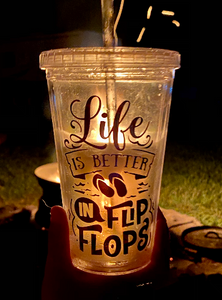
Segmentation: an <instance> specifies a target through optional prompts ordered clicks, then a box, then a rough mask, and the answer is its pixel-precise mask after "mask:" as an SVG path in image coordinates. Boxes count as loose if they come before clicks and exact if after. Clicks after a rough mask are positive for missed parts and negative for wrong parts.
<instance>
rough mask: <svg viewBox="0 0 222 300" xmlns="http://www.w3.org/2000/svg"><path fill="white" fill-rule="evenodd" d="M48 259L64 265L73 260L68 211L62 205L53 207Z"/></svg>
mask: <svg viewBox="0 0 222 300" xmlns="http://www.w3.org/2000/svg"><path fill="white" fill-rule="evenodd" d="M47 260H51V261H52V262H53V263H54V264H56V265H58V264H60V265H63V266H64V264H65V265H66V264H69V263H70V262H71V257H70V247H69V226H68V221H67V216H66V212H65V210H64V209H63V208H62V207H61V206H53V207H52V209H51V219H50V227H49V235H48V258H47Z"/></svg>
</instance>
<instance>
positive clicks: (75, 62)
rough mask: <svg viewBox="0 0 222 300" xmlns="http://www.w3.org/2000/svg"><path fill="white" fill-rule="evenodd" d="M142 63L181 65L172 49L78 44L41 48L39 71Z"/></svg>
mask: <svg viewBox="0 0 222 300" xmlns="http://www.w3.org/2000/svg"><path fill="white" fill-rule="evenodd" d="M106 63H107V64H118V65H121V66H124V65H125V66H127V65H129V64H130V65H131V66H133V65H135V67H136V66H138V65H143V66H144V67H145V68H148V67H150V68H152V67H154V68H173V69H178V68H180V53H179V52H177V51H173V50H166V49H157V48H138V47H78V48H61V49H54V50H49V51H43V52H42V53H41V54H40V57H39V65H40V68H41V69H42V70H45V69H52V68H64V67H75V66H79V65H91V66H92V65H95V66H98V65H102V64H106Z"/></svg>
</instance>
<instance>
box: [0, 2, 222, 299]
mask: <svg viewBox="0 0 222 300" xmlns="http://www.w3.org/2000/svg"><path fill="white" fill-rule="evenodd" d="M119 4H120V0H115V11H116V12H117V11H118V7H119ZM219 5H220V2H219V1H217V2H216V1H215V3H214V1H209V2H203V1H202V2H200V1H195V0H193V1H191V0H188V1H183V0H182V1H178V0H177V1H151V0H150V1H149V0H125V4H124V8H123V12H122V16H121V18H120V22H119V25H118V28H117V34H118V36H119V39H120V40H121V43H122V45H123V46H135V47H153V48H155V47H157V48H165V49H171V50H177V51H179V52H180V53H181V69H179V70H177V71H176V76H175V82H174V88H173V97H172V106H171V114H170V122H169V134H168V145H170V146H171V147H169V148H168V149H169V150H167V151H168V164H166V169H165V170H166V172H165V181H164V182H163V183H164V184H163V191H164V187H165V194H164V195H165V197H166V199H168V198H169V201H171V199H173V200H172V201H174V202H173V204H174V206H175V207H176V208H177V209H180V208H181V207H182V208H184V209H185V212H183V213H187V214H188V213H189V212H193V211H196V212H197V213H198V212H200V213H201V210H203V214H204V213H205V214H206V215H207V217H209V216H210V217H211V215H213V216H214V217H215V215H216V217H217V218H218V219H219V220H221V214H220V212H221V211H222V209H221V203H222V201H221V174H222V172H221V170H222V167H221V165H222V164H221V157H222V155H221V153H222V147H221V146H222V134H221V129H222V126H221V120H222V117H221V115H222V114H221V111H222V99H221V98H222V97H221V74H220V65H221V58H220V56H221V46H220V45H219V43H220V42H221V41H220V36H221V33H220V31H221V24H220V20H221V12H220V10H221V9H220V6H219ZM149 6H152V7H153V9H152V14H151V18H150V19H149V20H147V18H146V16H147V9H148V8H149ZM0 9H1V10H0V12H1V15H0V144H1V151H0V192H1V193H0V209H1V208H2V207H3V206H5V205H6V204H8V203H9V204H11V202H12V203H15V204H16V206H17V204H20V205H22V206H24V205H25V204H26V205H27V204H30V203H31V204H33V203H34V204H36V205H38V201H39V199H41V193H42V190H41V188H40V186H39V185H38V182H37V179H36V178H35V176H34V174H33V172H34V169H35V168H36V167H37V166H39V165H42V164H44V163H46V162H49V161H46V158H47V157H46V153H47V155H49V153H48V152H49V150H50V151H51V149H47V147H48V145H49V144H50V143H51V144H50V145H51V146H52V147H53V151H54V144H53V141H52V124H51V118H50V112H49V103H48V91H47V83H46V79H45V72H44V71H41V70H40V69H39V62H38V60H39V54H40V53H41V52H42V51H44V50H50V49H56V48H65V47H76V46H101V45H102V29H101V27H102V26H101V8H100V0H38V1H37V0H32V1H24V0H19V1H18V0H8V1H6V0H3V1H1V6H0ZM162 10H168V11H174V12H175V15H174V16H173V17H171V16H164V15H162V14H161V12H162ZM172 20H177V21H179V22H180V27H176V26H175V25H174V24H173V23H172ZM143 27H145V28H146V30H145V33H144V35H143V38H142V40H141V42H140V43H137V42H136V40H137V38H138V35H139V33H140V31H141V29H142V28H143ZM50 139H51V140H50ZM5 140H6V142H5ZM4 142H5V143H4ZM172 145H173V146H172ZM175 145H176V146H175ZM178 145H179V146H178ZM181 145H182V146H181ZM184 145H185V146H184ZM177 146H178V147H177ZM195 148H197V150H196V149H195ZM178 149H179V150H178ZM190 149H191V151H190ZM194 149H195V151H194ZM212 149H213V151H211V150H212ZM218 149H219V150H218ZM181 152H182V153H181ZM204 152H207V153H208V152H209V153H211V154H210V155H209V156H208V155H206V153H204ZM50 153H51V152H50ZM53 153H54V152H53ZM203 153H204V155H202V154H203ZM215 153H216V155H217V156H216V159H215V160H214V159H213V157H214V156H215ZM50 155H51V154H50ZM183 156H184V157H183ZM199 157H200V159H199ZM47 159H48V158H47ZM177 161H178V163H177ZM166 162H167V160H166ZM202 166H203V167H202ZM178 175H180V176H178ZM214 177H215V178H214ZM178 178H179V180H178V181H177V179H178ZM202 178H203V179H204V180H205V181H204V180H203V181H204V182H203V185H201V180H202ZM208 182H209V183H208ZM164 185H165V186H164ZM196 185H197V186H196ZM211 185H212V186H211ZM168 186H169V187H170V188H171V189H172V190H170V189H169V195H168V194H167V193H168V189H167V188H168ZM166 187H167V188H166ZM213 187H215V190H214V189H213ZM201 188H202V190H201ZM211 188H212V189H211ZM216 188H217V189H216ZM195 192H196V194H195ZM214 193H215V195H214ZM199 194H200V197H199V198H197V199H195V197H196V196H198V195H199ZM192 195H193V202H192V201H191V200H190V199H191V196H192ZM3 196H4V197H3ZM179 196H180V197H179ZM25 197H26V198H25ZM39 197H40V198H39ZM201 197H202V198H201ZM34 198H35V199H34ZM182 198H184V199H185V200H184V202H183V201H181V202H182V204H183V206H182V205H181V204H180V203H179V201H178V199H182ZM208 198H209V199H208ZM33 199H34V200H35V201H34V200H33ZM200 199H201V200H202V203H200V201H201V200H200ZM191 202H192V203H191ZM189 203H191V204H190V206H189ZM215 203H216V204H215ZM200 204H201V205H200ZM207 205H208V206H207ZM175 207H173V209H174V208H175ZM211 207H212V210H210V208H211ZM186 209H187V210H188V209H189V211H188V212H187V210H186ZM206 212H207V213H206ZM212 212H213V213H212ZM199 216H200V214H199ZM47 217H48V218H49V216H47ZM216 217H215V218H216ZM12 223H13V222H12ZM15 224H16V223H15ZM220 224H221V223H220ZM9 225H10V224H9ZM14 226H17V225H14ZM34 232H35V233H33V228H31V229H29V228H28V229H23V228H22V229H21V230H20V231H19V229H18V228H17V227H16V228H15V230H12V231H11V232H10V234H9V232H7V230H4V228H3V229H1V228H0V270H1V274H2V278H1V284H0V295H3V292H4V291H6V292H7V299H19V297H20V298H22V299H35V300H39V299H40V290H41V281H42V278H43V275H44V261H45V258H46V252H47V231H41V230H38V231H37V230H35V231H34ZM24 274H25V275H24ZM216 275H217V274H216ZM200 276H202V275H200ZM200 276H199V277H198V276H194V277H190V278H188V277H184V278H183V279H184V280H183V282H182V280H181V281H180V282H179V283H178V284H177V286H175V285H172V288H169V289H168V296H169V297H171V299H178V296H180V297H181V296H182V298H183V299H195V300H196V299H206V297H207V299H208V298H209V297H208V296H210V297H211V298H214V297H213V295H212V293H215V294H216V292H218V291H219V290H221V278H220V277H217V278H218V279H217V280H216V281H215V277H214V278H213V277H211V278H210V276H209V280H208V285H207V284H205V283H206V282H205V278H204V277H203V276H202V277H200ZM212 276H213V275H212ZM196 277H197V278H196ZM33 278H34V280H33ZM3 279H4V280H3ZM210 280H211V281H210ZM206 290H207V291H208V293H205V291H206ZM181 291H182V293H181ZM198 292H199V296H200V297H198ZM163 295H164V297H165V298H166V297H167V294H166V289H164V290H163ZM163 295H162V294H161V293H160V298H159V299H162V297H163ZM183 296H184V297H183ZM204 296H205V297H204ZM217 298H218V299H219V297H218V296H217ZM2 299H3V298H2ZM4 299H6V297H5V298H4ZM155 299H158V298H155Z"/></svg>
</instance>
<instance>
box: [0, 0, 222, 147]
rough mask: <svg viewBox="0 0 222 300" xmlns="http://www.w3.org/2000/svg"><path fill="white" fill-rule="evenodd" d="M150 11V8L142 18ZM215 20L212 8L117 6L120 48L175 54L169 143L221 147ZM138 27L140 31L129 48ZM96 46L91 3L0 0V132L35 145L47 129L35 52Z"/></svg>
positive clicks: (95, 5) (97, 15) (95, 4)
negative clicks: (167, 13)
mask: <svg viewBox="0 0 222 300" xmlns="http://www.w3.org/2000/svg"><path fill="white" fill-rule="evenodd" d="M217 3H218V2H217ZM119 4H120V0H118V1H117V0H116V1H115V7H116V11H117V10H118V6H119ZM150 5H152V6H153V10H152V14H151V18H150V19H149V20H147V19H146V14H147V9H148V7H149V6H150ZM162 10H170V11H174V12H175V15H174V16H173V17H171V16H164V15H162V14H161V11H162ZM217 12H218V13H217ZM217 15H218V17H217ZM173 19H175V20H177V21H179V22H180V27H176V26H175V25H174V24H173V23H172V20H173ZM219 20H220V16H219V3H218V4H217V5H215V4H213V2H210V4H201V3H200V2H198V3H195V2H194V1H142V0H137V1H132V0H125V4H124V8H123V12H122V16H121V19H120V22H119V26H118V28H117V33H118V36H119V38H120V39H121V40H122V45H123V46H136V47H153V48H155V47H157V48H165V49H172V50H177V51H179V52H180V53H181V69H180V70H178V71H176V78H175V84H174V91H173V102H172V109H171V116H170V124H169V139H171V140H176V141H181V142H188V143H195V142H201V143H202V142H203V143H209V142H214V143H218V142H219V143H221V141H222V136H221V133H220V129H221V125H220V119H221V107H222V104H221V94H220V68H219V63H220V58H219V55H220V51H219V50H218V49H220V46H219V41H220V39H219V28H220V26H219ZM142 27H146V31H145V33H144V35H143V38H142V40H141V42H140V43H137V42H136V39H137V37H138V35H139V33H140V31H141V29H142ZM90 32H94V33H90ZM89 37H90V38H89ZM99 42H100V43H101V12H100V1H99V0H91V1H89V0H78V1H75V0H63V1H61V0H47V1H45V0H44V1H43V0H39V1H30V2H27V1H15V0H12V1H7V2H6V1H4V2H2V3H1V18H0V89H1V93H0V133H6V134H7V135H8V136H9V137H12V138H13V139H14V140H15V139H16V140H17V138H18V139H23V138H27V136H29V135H31V136H32V137H34V138H32V140H35V141H36V140H38V139H39V138H40V139H41V136H42V134H43V133H44V132H46V130H45V129H46V128H49V129H50V127H51V121H50V119H49V117H48V118H47V114H48V113H47V109H46V107H47V97H48V95H47V87H46V81H45V74H44V72H43V71H41V70H39V68H38V55H39V54H40V52H41V51H43V50H49V49H52V48H63V47H71V46H82V45H83V46H85V45H87V46H90V45H97V44H98V43H99Z"/></svg>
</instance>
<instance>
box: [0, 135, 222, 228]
mask: <svg viewBox="0 0 222 300" xmlns="http://www.w3.org/2000/svg"><path fill="white" fill-rule="evenodd" d="M15 144H16V146H15V145H13V143H12V142H10V143H9V142H8V141H6V142H5V143H4V144H2V145H0V207H1V206H4V205H7V204H15V205H16V206H18V207H21V206H25V205H30V204H34V205H38V201H39V199H40V197H41V195H42V189H41V187H40V186H39V184H38V181H37V179H36V177H35V176H34V170H35V168H37V167H38V166H39V165H42V164H44V163H49V162H52V161H55V152H54V144H53V141H52V140H51V141H50V142H47V143H46V144H44V145H41V146H39V145H37V146H36V145H35V146H30V145H27V144H24V145H23V144H21V145H17V143H15ZM160 206H162V207H164V208H170V209H175V210H177V211H179V212H181V213H185V214H188V215H191V216H194V217H196V218H197V219H198V220H200V221H201V222H202V223H203V224H205V225H217V226H222V147H221V146H220V147H212V148H209V147H208V149H207V148H206V147H205V148H203V147H202V148H201V147H200V146H198V147H194V146H189V145H182V144H172V143H168V144H167V149H166V157H165V164H164V171H163V179H162V189H161V196H160Z"/></svg>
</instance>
